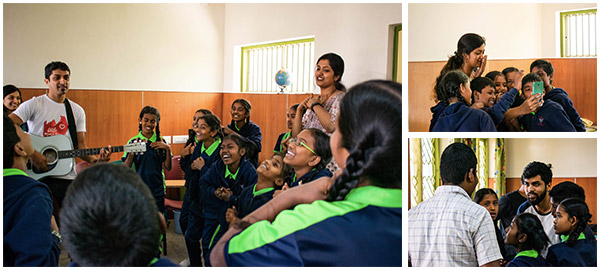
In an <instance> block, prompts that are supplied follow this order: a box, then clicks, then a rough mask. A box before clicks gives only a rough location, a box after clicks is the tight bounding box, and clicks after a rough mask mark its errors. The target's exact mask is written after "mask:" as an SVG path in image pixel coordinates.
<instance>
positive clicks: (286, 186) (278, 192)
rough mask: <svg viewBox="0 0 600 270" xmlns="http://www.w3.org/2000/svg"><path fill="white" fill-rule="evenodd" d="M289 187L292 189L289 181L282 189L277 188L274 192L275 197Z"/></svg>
mask: <svg viewBox="0 0 600 270" xmlns="http://www.w3.org/2000/svg"><path fill="white" fill-rule="evenodd" d="M288 189H290V186H288V184H287V183H284V184H283V186H282V187H281V189H280V190H275V192H273V198H275V197H277V196H278V195H279V194H280V193H281V192H284V191H286V190H288Z"/></svg>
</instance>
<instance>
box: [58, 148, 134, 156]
mask: <svg viewBox="0 0 600 270" xmlns="http://www.w3.org/2000/svg"><path fill="white" fill-rule="evenodd" d="M103 148H104V147H100V148H88V149H75V150H66V151H58V158H75V157H85V156H91V155H98V154H100V150H102V149H103ZM123 148H124V147H123V146H114V147H111V148H110V151H111V152H112V153H114V152H123V151H124V149H123Z"/></svg>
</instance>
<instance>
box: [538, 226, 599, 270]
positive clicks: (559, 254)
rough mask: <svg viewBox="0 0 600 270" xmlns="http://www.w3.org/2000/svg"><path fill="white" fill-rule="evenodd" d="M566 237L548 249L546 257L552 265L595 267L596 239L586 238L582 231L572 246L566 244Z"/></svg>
mask: <svg viewBox="0 0 600 270" xmlns="http://www.w3.org/2000/svg"><path fill="white" fill-rule="evenodd" d="M564 241H566V239H564V238H563V242H562V243H558V244H556V245H553V246H551V247H550V248H549V249H548V255H547V256H546V259H547V260H548V262H549V263H550V264H552V266H586V267H596V266H597V265H598V263H597V257H596V256H597V255H596V254H597V249H598V248H597V244H596V239H587V237H585V236H584V234H583V233H581V234H580V235H579V238H578V240H577V241H575V243H574V244H573V245H572V246H568V245H567V243H566V242H564Z"/></svg>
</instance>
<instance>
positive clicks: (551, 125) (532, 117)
mask: <svg viewBox="0 0 600 270" xmlns="http://www.w3.org/2000/svg"><path fill="white" fill-rule="evenodd" d="M542 81H543V80H542V78H541V77H540V76H538V75H537V74H535V73H529V74H527V75H525V77H523V79H522V85H523V89H522V94H523V98H525V99H528V98H529V97H530V96H532V95H533V83H534V82H542ZM519 123H520V124H521V126H522V128H523V130H526V131H535V132H548V131H576V130H575V127H573V124H571V121H569V117H568V116H567V113H566V112H565V110H564V109H563V108H562V106H560V104H558V103H556V102H554V101H552V100H544V104H543V105H542V106H541V107H538V108H537V109H535V111H534V112H533V113H530V114H525V115H522V116H520V117H519Z"/></svg>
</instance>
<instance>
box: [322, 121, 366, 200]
mask: <svg viewBox="0 0 600 270" xmlns="http://www.w3.org/2000/svg"><path fill="white" fill-rule="evenodd" d="M375 133H376V131H375V130H371V131H370V132H368V133H367V134H366V136H365V138H364V139H363V140H362V141H361V142H359V144H358V145H357V147H355V148H354V149H353V150H351V151H350V152H349V156H348V159H347V160H346V168H344V171H342V175H340V177H338V179H336V180H335V183H334V184H333V186H332V187H331V189H330V190H329V195H328V196H327V200H328V201H341V200H343V199H344V198H345V197H346V195H348V192H350V190H352V189H353V188H355V187H357V186H358V182H359V181H360V177H361V176H362V175H363V174H365V172H367V171H368V170H369V167H370V166H369V165H370V164H371V163H373V162H371V160H370V157H372V156H373V155H371V153H372V152H373V150H374V149H376V148H375V137H376V136H375Z"/></svg>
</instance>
